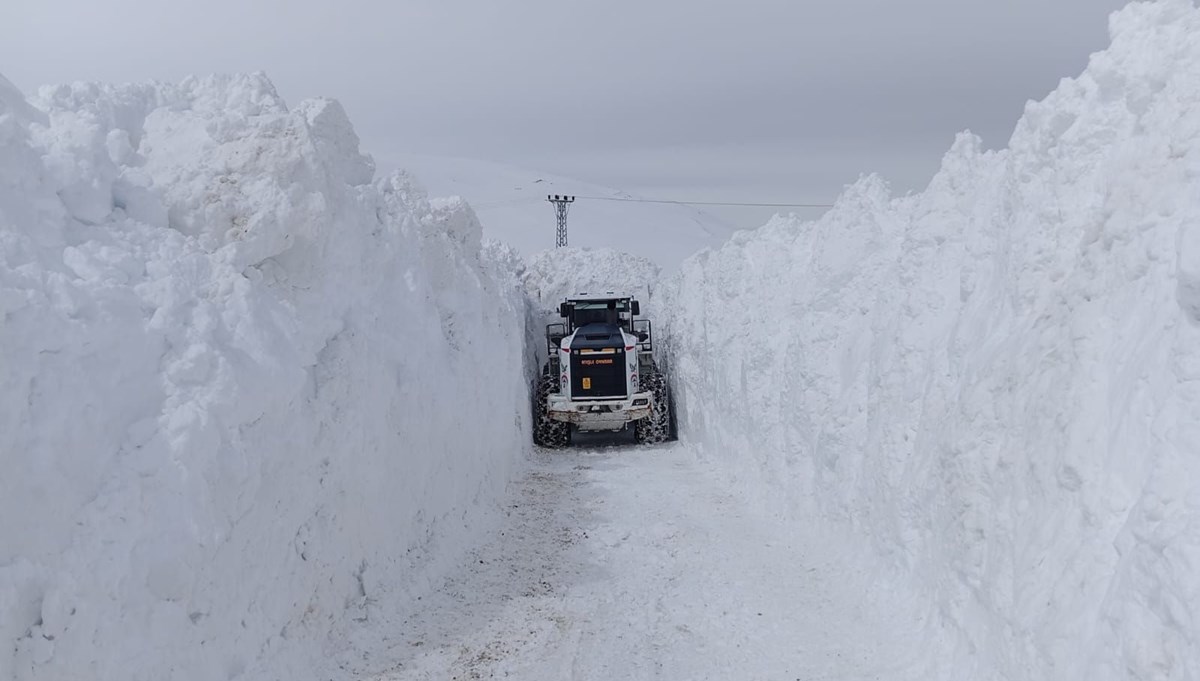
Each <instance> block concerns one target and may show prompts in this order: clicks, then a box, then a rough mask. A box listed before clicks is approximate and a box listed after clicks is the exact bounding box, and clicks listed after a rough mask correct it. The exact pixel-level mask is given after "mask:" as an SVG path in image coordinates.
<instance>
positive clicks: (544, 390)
mask: <svg viewBox="0 0 1200 681" xmlns="http://www.w3.org/2000/svg"><path fill="white" fill-rule="evenodd" d="M556 392H558V376H557V374H555V373H551V371H550V367H549V366H547V367H546V368H545V369H543V370H542V375H541V376H540V377H539V378H538V380H537V383H536V384H535V386H534V390H533V395H534V398H533V443H534V444H535V445H538V446H539V447H550V448H553V449H560V448H562V447H566V446H568V445H570V444H571V424H569V423H565V422H563V421H555V420H554V419H552V418H550V414H549V412H548V411H547V408H546V399H547V398H548V397H549V396H550V395H551V394H553V393H556Z"/></svg>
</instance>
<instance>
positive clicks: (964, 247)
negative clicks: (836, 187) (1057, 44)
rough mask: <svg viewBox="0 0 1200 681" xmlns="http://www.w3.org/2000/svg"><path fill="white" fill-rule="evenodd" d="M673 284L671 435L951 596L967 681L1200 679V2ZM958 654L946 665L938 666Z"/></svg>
mask: <svg viewBox="0 0 1200 681" xmlns="http://www.w3.org/2000/svg"><path fill="white" fill-rule="evenodd" d="M1111 27H1112V38H1113V44H1112V47H1111V49H1109V50H1108V51H1106V52H1103V53H1100V54H1097V55H1095V56H1094V57H1093V58H1092V60H1091V63H1090V65H1089V67H1088V69H1087V71H1086V72H1085V73H1084V74H1083V75H1082V76H1080V77H1079V78H1078V79H1075V80H1068V81H1064V82H1063V83H1062V85H1061V87H1060V88H1059V89H1058V90H1057V91H1056V92H1055V93H1053V94H1052V95H1050V96H1049V97H1048V98H1047V99H1046V100H1045V101H1043V102H1040V103H1031V104H1030V105H1029V106H1028V108H1027V111H1026V113H1025V116H1024V117H1023V119H1022V120H1021V122H1020V124H1019V125H1018V126H1017V129H1016V131H1015V133H1014V135H1013V137H1012V140H1011V145H1010V148H1009V149H1007V150H1004V151H999V152H984V151H981V149H980V144H979V141H978V140H977V139H976V138H975V137H973V136H971V135H963V136H961V137H960V138H959V140H958V141H957V142H956V144H955V145H954V147H953V148H952V149H951V150H950V152H949V153H948V154H947V155H946V158H945V161H944V164H943V167H942V169H941V171H940V172H939V174H938V175H937V176H936V178H935V179H934V180H933V182H932V184H931V185H930V187H929V188H928V190H926V191H925V192H924V193H922V194H919V195H916V196H911V197H906V198H901V199H893V198H891V197H890V196H889V194H888V191H887V189H886V187H885V186H884V184H883V183H882V182H881V181H879V180H878V179H875V178H867V179H864V180H862V181H861V182H859V183H858V184H857V185H855V186H853V187H852V188H850V189H849V190H848V191H847V193H846V194H845V195H844V196H843V197H842V198H841V200H840V201H839V202H838V205H837V207H836V208H835V209H833V210H832V211H831V212H830V213H829V214H828V215H826V216H825V217H824V218H823V219H821V220H819V221H817V222H814V223H800V222H796V221H792V220H785V219H777V220H775V221H774V222H772V223H770V224H768V225H767V226H765V227H763V228H761V229H759V230H757V231H755V232H751V233H741V234H739V235H737V236H735V238H734V239H733V240H732V241H731V242H730V243H729V244H728V245H726V246H725V247H723V248H721V249H720V250H717V251H714V252H708V253H704V254H701V255H699V256H697V257H696V258H694V259H692V260H691V261H689V262H688V263H686V264H685V265H684V267H683V271H682V273H681V275H680V276H679V277H678V279H677V280H676V281H675V282H674V284H673V286H672V288H671V292H670V294H669V302H668V304H667V307H668V308H676V307H677V308H678V310H677V311H676V312H675V313H674V314H673V315H672V324H671V334H670V338H671V340H672V343H673V347H672V353H671V355H672V359H673V369H674V371H675V377H676V395H677V397H678V404H679V409H680V414H679V419H680V424H681V426H680V427H681V432H682V434H683V436H684V437H685V438H689V439H693V440H695V441H698V442H699V443H701V444H702V445H703V448H704V451H706V452H707V456H708V457H711V458H713V459H715V460H719V461H721V462H723V464H724V467H725V469H726V470H728V472H729V475H730V477H731V479H733V480H735V481H736V483H737V485H738V486H739V487H740V488H741V489H742V490H743V491H745V492H746V493H748V494H752V495H755V496H756V497H762V498H764V499H765V503H767V504H769V505H770V507H771V508H773V509H775V510H777V511H781V512H784V513H789V514H794V516H795V517H796V518H797V519H814V520H819V521H820V522H822V523H824V524H826V525H827V526H828V527H832V528H843V529H846V528H852V529H853V530H854V531H855V534H857V535H859V536H861V537H866V538H869V541H870V542H872V543H873V545H874V547H875V548H876V549H877V552H878V553H879V554H880V555H881V556H882V557H883V559H884V560H885V561H887V562H889V563H890V564H891V565H893V566H894V568H895V570H894V574H895V588H897V589H900V588H916V589H918V590H920V591H921V592H923V593H925V594H927V595H928V596H929V597H930V598H932V599H933V601H934V602H935V603H936V605H937V607H938V608H939V609H940V611H941V613H942V614H943V616H944V617H943V619H944V621H945V622H946V623H947V625H948V627H949V628H950V631H951V633H952V635H953V637H954V638H956V639H957V640H959V641H961V642H963V643H965V646H963V647H962V648H961V649H960V650H961V651H970V652H969V653H964V654H965V655H966V657H964V658H963V659H961V660H960V661H959V664H958V665H957V666H956V672H955V674H954V676H956V678H987V677H993V676H994V677H995V678H1004V679H1052V678H1053V679H1117V678H1139V679H1150V678H1153V679H1196V678H1200V641H1198V637H1200V570H1198V569H1197V566H1198V565H1200V456H1198V454H1200V39H1198V38H1200V11H1198V10H1196V9H1194V8H1193V7H1192V6H1191V4H1190V3H1188V2H1184V1H1182V0H1173V1H1165V2H1157V3H1135V4H1133V5H1131V6H1130V7H1128V8H1127V9H1125V10H1123V11H1122V12H1120V13H1118V14H1116V15H1114V18H1113V20H1112V23H1111ZM947 654H950V653H947Z"/></svg>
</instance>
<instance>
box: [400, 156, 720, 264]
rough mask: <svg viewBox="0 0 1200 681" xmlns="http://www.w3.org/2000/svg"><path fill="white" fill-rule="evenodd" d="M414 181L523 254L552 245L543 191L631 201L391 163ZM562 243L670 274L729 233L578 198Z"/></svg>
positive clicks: (530, 177) (456, 167) (435, 160)
mask: <svg viewBox="0 0 1200 681" xmlns="http://www.w3.org/2000/svg"><path fill="white" fill-rule="evenodd" d="M392 162H393V163H396V164H398V165H399V166H400V167H402V168H405V169H409V170H411V171H413V172H414V173H416V175H417V176H418V177H420V178H421V181H422V183H424V184H425V185H426V186H428V187H429V188H430V190H431V191H433V192H435V193H437V194H439V195H457V196H461V197H463V198H464V199H465V200H467V201H469V202H470V204H471V207H472V208H473V209H475V211H476V212H477V213H478V215H479V217H480V220H481V221H482V222H483V225H484V233H485V235H486V236H488V237H489V238H493V239H497V240H500V241H503V242H505V243H508V244H510V245H512V246H514V247H515V248H517V250H519V251H520V252H521V253H522V254H523V255H525V256H531V255H533V254H534V253H537V252H539V251H543V250H546V249H550V248H554V243H555V241H554V239H555V229H556V222H555V215H554V208H553V206H551V205H550V204H549V203H547V202H546V195H547V194H569V195H573V196H578V197H606V198H626V199H628V198H638V197H634V196H631V195H628V194H625V193H623V192H619V191H617V190H614V189H611V188H608V187H602V186H599V185H594V184H588V183H585V182H580V181H578V180H573V179H569V178H565V177H555V176H552V175H546V174H544V173H536V172H533V171H529V170H524V169H521V168H515V167H512V166H507V165H503V164H499V163H491V162H487V161H476V160H470V159H461V158H450V157H437V156H421V155H405V156H399V157H396V158H395V159H393V160H392ZM568 226H569V229H568V240H569V243H570V245H571V246H573V247H579V248H611V249H615V250H618V251H623V252H626V253H632V254H635V255H637V256H639V257H643V258H647V259H649V260H651V261H653V262H655V263H657V264H658V265H659V266H661V267H666V268H669V269H674V268H675V267H676V266H677V265H678V264H679V263H680V262H681V261H682V260H683V259H684V258H686V257H688V256H690V255H692V254H693V253H696V252H697V251H699V250H701V249H702V248H706V247H709V246H716V245H718V244H720V243H721V242H723V241H724V240H725V239H727V238H728V237H729V235H730V234H731V233H732V229H731V228H730V227H728V226H727V225H725V224H724V223H723V222H721V221H720V220H718V219H717V218H715V217H713V216H711V215H709V214H708V213H705V212H704V211H702V210H699V209H696V208H693V207H689V206H684V205H678V204H661V203H634V202H622V201H598V200H595V199H587V198H579V199H577V200H576V202H575V203H574V204H573V205H572V206H571V209H570V213H569V219H568Z"/></svg>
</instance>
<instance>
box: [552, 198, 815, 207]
mask: <svg viewBox="0 0 1200 681" xmlns="http://www.w3.org/2000/svg"><path fill="white" fill-rule="evenodd" d="M575 198H577V199H588V200H590V201H626V202H629V203H673V204H676V205H680V206H747V207H751V208H833V204H831V203H742V202H737V201H671V200H669V199H623V198H618V197H615V196H577V197H575Z"/></svg>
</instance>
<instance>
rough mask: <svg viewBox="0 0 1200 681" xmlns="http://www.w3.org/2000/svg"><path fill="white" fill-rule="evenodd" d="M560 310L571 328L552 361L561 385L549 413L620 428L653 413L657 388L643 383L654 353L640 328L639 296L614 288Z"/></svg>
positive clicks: (580, 425)
mask: <svg viewBox="0 0 1200 681" xmlns="http://www.w3.org/2000/svg"><path fill="white" fill-rule="evenodd" d="M560 310H561V315H562V316H563V317H564V318H565V319H567V320H568V321H567V323H566V325H565V326H566V328H565V330H566V331H569V334H568V335H566V336H564V337H563V338H562V339H561V341H560V342H559V343H558V345H557V348H556V349H557V352H558V357H557V362H553V361H552V362H551V366H555V365H556V366H557V368H558V386H559V390H558V392H556V393H552V394H550V395H548V396H547V404H546V405H545V408H546V410H547V415H548V416H549V418H551V419H553V420H555V421H561V422H565V423H570V424H573V425H574V426H575V427H576V428H577V429H579V430H588V431H598V430H608V431H618V430H621V429H623V428H624V427H625V426H626V424H628V423H630V422H631V421H637V420H639V419H644V418H647V417H649V416H650V415H651V411H652V409H653V401H654V399H655V398H654V393H653V392H652V391H650V390H639V387H640V378H641V374H642V372H643V371H644V370H648V369H649V368H651V367H652V366H653V359H652V356H651V346H650V343H649V338H648V334H641V335H636V332H635V330H634V325H635V324H634V316H635V314H636V312H637V302H636V301H633V300H632V299H631V298H630V297H628V296H620V295H615V294H613V293H605V294H603V295H593V296H589V295H587V294H581V295H579V296H576V297H573V298H570V299H568V300H567V301H566V302H565V303H564V304H563V306H562V307H561V308H560ZM646 324H647V328H648V322H647V323H646Z"/></svg>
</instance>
